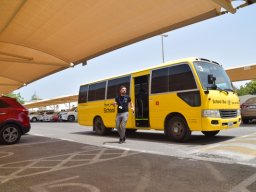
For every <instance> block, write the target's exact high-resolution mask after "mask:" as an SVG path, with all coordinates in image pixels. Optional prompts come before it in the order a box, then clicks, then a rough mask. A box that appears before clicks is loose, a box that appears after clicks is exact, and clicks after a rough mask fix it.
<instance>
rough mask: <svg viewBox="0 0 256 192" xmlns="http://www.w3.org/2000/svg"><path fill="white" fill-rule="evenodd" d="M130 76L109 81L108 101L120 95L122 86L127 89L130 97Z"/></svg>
mask: <svg viewBox="0 0 256 192" xmlns="http://www.w3.org/2000/svg"><path fill="white" fill-rule="evenodd" d="M130 79H131V77H130V76H126V77H121V78H118V79H111V80H109V81H108V88H107V99H113V98H115V97H116V96H117V95H118V94H119V88H120V86H121V85H123V86H125V87H126V91H127V92H126V93H127V95H129V90H130Z"/></svg>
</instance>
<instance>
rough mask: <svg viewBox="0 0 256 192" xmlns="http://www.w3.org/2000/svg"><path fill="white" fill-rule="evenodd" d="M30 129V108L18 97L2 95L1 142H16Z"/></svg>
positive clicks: (0, 110)
mask: <svg viewBox="0 0 256 192" xmlns="http://www.w3.org/2000/svg"><path fill="white" fill-rule="evenodd" d="M29 131H30V120H29V116H28V110H27V109H26V108H25V107H23V106H22V105H21V104H20V103H19V102H17V101H16V99H13V98H10V97H4V96H3V97H0V143H1V144H14V143H17V142H19V140H20V137H21V135H23V134H25V133H27V132H29Z"/></svg>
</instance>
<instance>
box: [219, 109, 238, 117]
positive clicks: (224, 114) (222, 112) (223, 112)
mask: <svg viewBox="0 0 256 192" xmlns="http://www.w3.org/2000/svg"><path fill="white" fill-rule="evenodd" d="M220 116H221V118H230V117H237V110H220Z"/></svg>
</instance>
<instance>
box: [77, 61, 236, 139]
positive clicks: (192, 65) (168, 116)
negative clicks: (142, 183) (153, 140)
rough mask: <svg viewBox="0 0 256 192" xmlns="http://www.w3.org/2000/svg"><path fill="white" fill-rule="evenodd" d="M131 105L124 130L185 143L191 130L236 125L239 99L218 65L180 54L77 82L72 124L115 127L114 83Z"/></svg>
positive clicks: (209, 132)
mask: <svg viewBox="0 0 256 192" xmlns="http://www.w3.org/2000/svg"><path fill="white" fill-rule="evenodd" d="M121 85H124V86H126V87H127V94H128V95H129V96H130V97H131V100H132V102H133V103H134V104H135V114H132V112H131V111H130V112H129V113H130V114H129V119H128V121H127V132H129V131H130V132H135V131H136V130H139V129H143V130H145V129H154V130H162V131H164V133H165V134H166V135H167V136H168V137H170V138H171V139H172V140H175V141H180V142H182V141H186V140H187V139H189V137H190V136H191V132H192V131H201V132H202V133H203V134H204V135H205V136H209V137H211V136H215V135H216V134H218V132H219V131H220V130H224V129H229V128H236V127H239V125H240V123H241V115H240V106H239V98H238V96H237V94H236V93H235V91H234V89H233V85H232V82H231V81H230V79H229V77H228V75H227V74H226V72H225V70H224V69H223V67H222V66H221V65H220V64H218V63H217V62H214V61H210V60H208V59H202V58H194V57H193V58H185V59H180V60H176V61H172V62H166V63H164V64H161V65H158V66H156V67H152V68H148V69H145V70H140V71H137V72H133V73H130V74H126V75H121V76H118V77H112V78H109V79H104V80H101V81H97V82H92V83H88V84H84V85H81V87H80V91H79V99H78V122H79V124H80V125H86V126H93V130H94V131H95V132H96V133H97V134H99V135H103V134H106V133H107V132H109V131H111V130H112V129H113V128H115V116H116V111H117V109H116V108H115V107H114V106H113V102H114V98H115V97H116V96H117V95H118V94H119V87H120V86H121Z"/></svg>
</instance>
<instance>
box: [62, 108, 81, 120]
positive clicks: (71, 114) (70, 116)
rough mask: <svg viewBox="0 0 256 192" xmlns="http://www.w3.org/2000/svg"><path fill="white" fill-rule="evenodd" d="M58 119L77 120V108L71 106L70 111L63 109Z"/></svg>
mask: <svg viewBox="0 0 256 192" xmlns="http://www.w3.org/2000/svg"><path fill="white" fill-rule="evenodd" d="M59 117H60V120H62V121H69V122H73V121H76V120H77V108H76V107H75V108H73V109H71V110H70V111H63V112H60V114H59Z"/></svg>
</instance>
